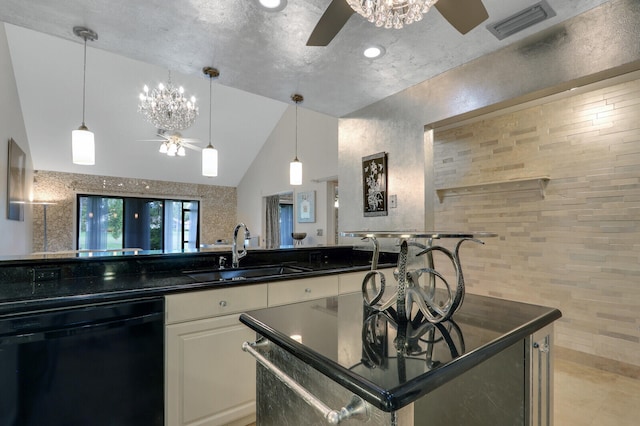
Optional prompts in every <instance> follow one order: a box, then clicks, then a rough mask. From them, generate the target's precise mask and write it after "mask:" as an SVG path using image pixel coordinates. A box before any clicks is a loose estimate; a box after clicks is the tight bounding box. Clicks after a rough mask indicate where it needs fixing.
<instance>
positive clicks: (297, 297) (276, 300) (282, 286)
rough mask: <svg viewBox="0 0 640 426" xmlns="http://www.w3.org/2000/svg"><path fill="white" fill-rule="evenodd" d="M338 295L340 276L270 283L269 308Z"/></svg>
mask: <svg viewBox="0 0 640 426" xmlns="http://www.w3.org/2000/svg"><path fill="white" fill-rule="evenodd" d="M337 295H338V275H324V276H321V277H314V278H304V279H299V280H288V281H276V282H272V283H269V306H277V305H286V304H289V303H296V302H303V301H305V300H313V299H320V298H323V297H330V296H337Z"/></svg>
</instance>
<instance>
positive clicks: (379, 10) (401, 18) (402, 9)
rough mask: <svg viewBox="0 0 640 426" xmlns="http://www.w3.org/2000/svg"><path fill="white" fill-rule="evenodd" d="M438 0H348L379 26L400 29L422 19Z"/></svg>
mask: <svg viewBox="0 0 640 426" xmlns="http://www.w3.org/2000/svg"><path fill="white" fill-rule="evenodd" d="M437 1H438V0H347V2H348V3H349V6H351V8H352V9H353V10H355V11H356V12H357V13H358V14H360V15H362V16H363V17H364V18H365V19H367V20H368V21H369V22H372V23H373V24H375V25H376V26H377V27H385V28H395V29H400V28H402V27H404V26H405V25H410V24H412V23H414V22H418V21H420V20H422V16H423V15H424V14H425V13H427V12H429V10H430V9H431V7H432V6H433V5H434V4H436V2H437Z"/></svg>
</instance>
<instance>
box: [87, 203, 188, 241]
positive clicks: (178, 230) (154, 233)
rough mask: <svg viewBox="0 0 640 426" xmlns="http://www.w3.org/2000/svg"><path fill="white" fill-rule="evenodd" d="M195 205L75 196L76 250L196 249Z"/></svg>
mask: <svg viewBox="0 0 640 426" xmlns="http://www.w3.org/2000/svg"><path fill="white" fill-rule="evenodd" d="M199 205H200V203H199V202H198V201H193V200H191V201H181V200H159V199H152V198H136V197H108V196H101V195H78V230H77V237H78V240H77V241H78V242H77V247H78V249H79V250H116V249H123V248H141V249H143V250H164V251H174V250H184V249H194V248H197V247H198V246H199Z"/></svg>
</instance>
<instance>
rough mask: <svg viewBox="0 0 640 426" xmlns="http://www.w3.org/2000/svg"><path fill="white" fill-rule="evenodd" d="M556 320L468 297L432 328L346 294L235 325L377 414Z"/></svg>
mask: <svg viewBox="0 0 640 426" xmlns="http://www.w3.org/2000/svg"><path fill="white" fill-rule="evenodd" d="M560 317H561V313H560V311H558V310H557V309H553V308H546V307H542V306H536V305H530V304H524V303H517V302H511V301H506V300H500V299H495V298H490V297H484V296H477V295H472V294H467V296H466V298H465V302H464V304H463V305H462V307H461V308H460V310H459V311H458V312H456V314H455V315H454V316H453V319H452V320H450V321H447V322H443V323H441V324H437V325H433V324H431V323H429V322H426V321H425V320H424V318H423V317H422V316H421V313H419V312H418V314H417V315H416V316H415V318H414V320H413V321H410V322H409V321H404V322H399V321H397V320H396V319H395V318H394V316H393V315H388V314H383V313H376V312H373V311H372V310H371V308H369V307H365V306H364V304H363V301H362V296H361V295H360V294H349V295H342V296H339V297H330V298H326V299H320V300H315V301H309V302H303V303H296V304H292V305H286V306H280V307H273V308H267V309H261V310H255V311H251V312H248V313H245V314H242V315H241V316H240V321H241V322H243V323H244V324H245V325H247V326H249V327H250V328H251V329H253V330H254V331H256V332H257V333H258V334H260V335H262V336H264V337H266V338H267V339H269V340H270V341H272V342H273V343H275V344H276V345H278V346H280V347H282V348H283V349H284V350H286V351H288V352H290V353H291V354H293V355H294V356H296V357H297V358H299V359H300V360H302V361H303V362H305V363H307V364H310V365H311V366H312V367H313V368H315V369H317V370H318V371H319V372H321V373H323V374H325V375H326V376H327V377H329V378H330V379H332V380H334V381H335V382H337V383H338V384H340V385H341V386H343V387H345V388H347V389H349V390H350V391H352V392H354V393H355V394H357V395H359V396H360V397H362V398H363V399H365V400H367V401H368V402H370V403H372V404H374V405H375V406H376V407H378V408H380V409H381V410H384V411H395V410H398V409H400V408H402V407H403V406H405V405H407V404H409V403H411V402H413V401H415V400H417V399H418V398H420V397H421V396H423V395H425V394H427V393H429V392H431V391H432V390H434V389H436V388H437V387H439V386H440V385H442V384H444V383H446V382H448V381H449V380H451V379H453V378H455V377H457V376H458V375H460V374H462V373H463V372H465V371H467V370H469V369H470V368H472V367H473V366H475V365H477V364H479V363H481V362H482V361H484V360H486V359H487V358H489V357H491V356H493V355H495V354H497V353H499V352H500V351H502V350H504V349H506V348H508V347H509V346H511V345H513V344H514V343H516V342H517V341H520V340H522V339H524V338H525V337H527V336H529V335H531V334H532V333H534V332H535V331H536V330H539V329H541V328H542V327H544V326H546V325H548V324H550V323H551V322H553V321H555V320H557V319H558V318H560ZM292 336H294V337H292ZM300 341H301V342H300ZM398 347H399V348H400V350H398V349H397V348H398Z"/></svg>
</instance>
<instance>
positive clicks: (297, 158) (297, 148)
mask: <svg viewBox="0 0 640 426" xmlns="http://www.w3.org/2000/svg"><path fill="white" fill-rule="evenodd" d="M295 158H296V160H295V161H298V102H296V157H295Z"/></svg>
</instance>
